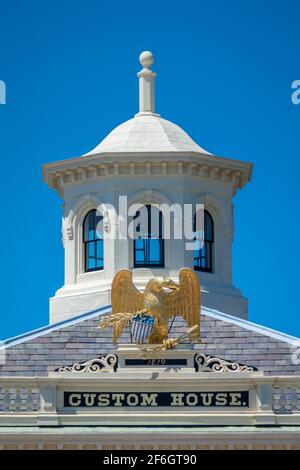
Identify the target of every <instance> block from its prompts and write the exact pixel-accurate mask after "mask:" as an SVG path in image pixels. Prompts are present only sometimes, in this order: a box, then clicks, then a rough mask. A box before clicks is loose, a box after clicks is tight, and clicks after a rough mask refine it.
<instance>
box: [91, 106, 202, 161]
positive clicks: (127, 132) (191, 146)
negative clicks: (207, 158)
mask: <svg viewBox="0 0 300 470" xmlns="http://www.w3.org/2000/svg"><path fill="white" fill-rule="evenodd" d="M176 151H179V152H197V153H202V154H203V153H204V154H209V152H207V151H206V150H204V149H202V148H201V147H199V145H197V144H196V143H195V142H194V141H193V140H192V139H191V137H190V136H189V135H188V134H187V133H186V132H185V131H184V130H183V129H181V128H180V127H179V126H177V125H176V124H174V123H173V122H170V121H167V120H166V119H162V118H161V117H160V116H158V115H155V114H140V115H137V116H135V117H134V118H133V119H129V120H128V121H126V122H123V123H122V124H120V126H118V127H116V128H115V129H114V130H113V131H111V132H110V133H109V134H108V136H107V137H105V139H104V140H102V142H101V143H100V144H99V145H97V147H95V148H94V149H93V150H92V151H90V152H88V153H87V154H86V155H96V154H99V153H104V152H105V153H110V152H176Z"/></svg>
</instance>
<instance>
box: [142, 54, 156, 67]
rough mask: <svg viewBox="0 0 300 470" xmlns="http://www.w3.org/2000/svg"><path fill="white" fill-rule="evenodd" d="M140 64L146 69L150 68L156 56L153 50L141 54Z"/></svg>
mask: <svg viewBox="0 0 300 470" xmlns="http://www.w3.org/2000/svg"><path fill="white" fill-rule="evenodd" d="M139 59H140V64H141V65H142V66H143V67H144V69H149V68H150V67H151V65H152V64H153V62H154V57H153V54H152V52H150V51H144V52H142V53H141V54H140V57H139Z"/></svg>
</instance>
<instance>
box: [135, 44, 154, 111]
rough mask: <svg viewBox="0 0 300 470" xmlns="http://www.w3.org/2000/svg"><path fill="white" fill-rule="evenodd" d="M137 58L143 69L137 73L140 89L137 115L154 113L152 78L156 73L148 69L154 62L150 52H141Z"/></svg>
mask: <svg viewBox="0 0 300 470" xmlns="http://www.w3.org/2000/svg"><path fill="white" fill-rule="evenodd" d="M139 59H140V63H141V65H142V67H143V69H142V70H141V71H140V72H139V73H138V74H137V76H138V77H139V89H140V92H139V94H140V96H139V102H140V111H139V113H138V114H137V116H140V115H144V114H154V79H155V77H156V73H154V72H152V70H150V67H151V65H152V64H153V62H154V58H153V54H152V52H150V51H144V52H142V53H141V54H140V57H139Z"/></svg>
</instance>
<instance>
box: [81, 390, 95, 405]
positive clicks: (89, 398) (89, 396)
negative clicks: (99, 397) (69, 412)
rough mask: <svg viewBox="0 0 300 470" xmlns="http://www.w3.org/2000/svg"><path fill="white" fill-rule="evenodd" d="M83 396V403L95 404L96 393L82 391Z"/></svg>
mask: <svg viewBox="0 0 300 470" xmlns="http://www.w3.org/2000/svg"><path fill="white" fill-rule="evenodd" d="M83 397H84V403H85V405H86V406H94V405H95V398H96V393H84V394H83Z"/></svg>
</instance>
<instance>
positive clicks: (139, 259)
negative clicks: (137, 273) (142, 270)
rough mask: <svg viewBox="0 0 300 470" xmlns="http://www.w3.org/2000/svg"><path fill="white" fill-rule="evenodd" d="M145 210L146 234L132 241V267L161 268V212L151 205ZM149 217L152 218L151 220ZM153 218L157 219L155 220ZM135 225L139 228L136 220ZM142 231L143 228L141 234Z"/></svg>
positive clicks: (162, 243) (162, 248)
mask: <svg viewBox="0 0 300 470" xmlns="http://www.w3.org/2000/svg"><path fill="white" fill-rule="evenodd" d="M146 209H147V219H148V230H147V232H148V233H147V232H146V233H141V235H140V237H139V238H137V239H136V240H134V265H135V266H136V267H142V266H144V267H147V266H153V267H155V266H157V267H158V266H160V267H161V266H164V240H163V239H162V233H163V230H162V214H161V212H158V209H157V208H156V207H153V206H151V205H147V206H146ZM152 211H153V212H152ZM139 214H140V211H137V213H136V215H135V216H134V217H133V218H134V219H135V218H137V216H138V215H139ZM151 216H152V217H153V220H151ZM155 217H157V219H156V218H155ZM137 224H138V225H137V227H138V228H140V227H139V224H140V221H139V220H137ZM137 227H136V231H137ZM144 230H145V228H144V227H143V230H142V232H144ZM147 235H148V236H147Z"/></svg>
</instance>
